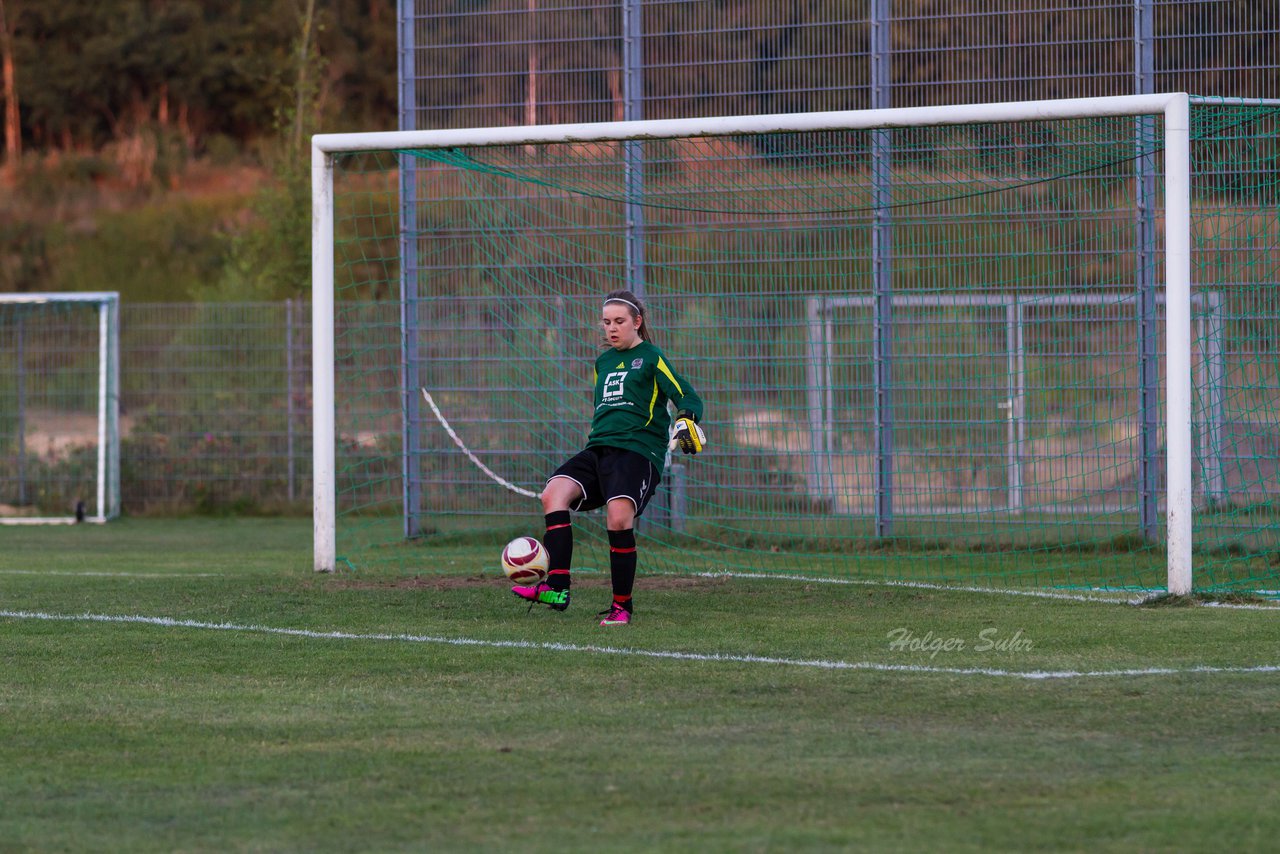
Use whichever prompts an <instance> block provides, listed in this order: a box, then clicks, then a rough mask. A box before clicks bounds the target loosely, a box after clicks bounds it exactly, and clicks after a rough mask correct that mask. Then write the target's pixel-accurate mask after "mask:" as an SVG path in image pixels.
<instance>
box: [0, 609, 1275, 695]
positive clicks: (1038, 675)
mask: <svg viewBox="0 0 1280 854" xmlns="http://www.w3.org/2000/svg"><path fill="white" fill-rule="evenodd" d="M0 618H3V619H11V620H41V621H45V622H68V623H115V624H122V623H124V624H138V625H147V626H160V627H164V628H182V629H198V630H209V631H222V632H244V633H253V634H267V635H282V636H285V637H296V638H305V639H309V640H348V641H383V642H386V641H391V642H400V643H419V644H434V645H442V646H456V647H473V648H485V649H521V650H533V651H546V652H578V653H588V654H593V655H619V656H630V657H636V658H654V659H665V660H670V661H695V662H708V663H715V664H764V665H774V666H782V667H798V668H811V669H817V670H848V671H869V672H876V673H903V674H930V675H943V676H989V677H994V678H1006V679H1022V680H1028V681H1049V680H1068V679H1101V678H1115V677H1133V676H1175V675H1190V674H1246V673H1280V665H1272V664H1264V665H1255V666H1241V667H1214V666H1209V665H1196V666H1192V667H1143V668H1126V669H1122V670H1004V669H999V668H988V667H935V666H930V665H922V664H889V663H885V662H876V661H840V660H830V659H805V658H782V657H776V656H767V655H739V654H733V653H699V652H680V651H677V650H654V649H638V648H635V647H616V646H598V645H596V644H574V643H560V642H547V641H541V642H540V641H501V640H482V639H479V638H450V637H442V636H435V635H412V634H382V633H359V632H340V631H315V630H312V629H289V628H282V627H277V626H259V625H251V624H239V623H208V622H203V621H200V620H179V619H174V618H172V617H148V616H144V615H139V614H89V613H84V614H51V613H46V612H42V611H2V610H0Z"/></svg>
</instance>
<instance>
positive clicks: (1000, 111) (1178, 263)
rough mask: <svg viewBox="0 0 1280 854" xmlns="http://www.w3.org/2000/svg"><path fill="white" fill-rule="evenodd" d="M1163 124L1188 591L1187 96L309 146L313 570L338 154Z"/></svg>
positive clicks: (1168, 318) (325, 503)
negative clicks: (1050, 124)
mask: <svg viewBox="0 0 1280 854" xmlns="http://www.w3.org/2000/svg"><path fill="white" fill-rule="evenodd" d="M1141 116H1152V117H1156V116H1159V117H1163V125H1164V129H1163V130H1164V146H1163V149H1162V150H1163V173H1164V181H1165V182H1164V193H1163V202H1164V207H1163V213H1164V225H1165V232H1164V233H1165V243H1164V288H1163V292H1164V293H1163V297H1164V301H1165V304H1166V311H1165V312H1164V314H1163V324H1164V331H1165V340H1166V341H1167V342H1168V346H1167V348H1166V355H1165V372H1166V385H1165V396H1164V399H1165V428H1166V434H1165V435H1166V439H1167V441H1166V443H1165V463H1166V504H1165V521H1166V537H1167V540H1166V550H1167V572H1168V591H1169V593H1171V594H1175V595H1176V594H1186V593H1189V592H1190V591H1191V587H1192V564H1191V560H1192V530H1191V528H1192V500H1193V494H1192V459H1193V449H1192V359H1191V343H1190V342H1191V192H1190V189H1191V188H1190V99H1189V96H1187V95H1186V94H1184V93H1172V94H1155V95H1133V96H1119V97H1106V98H1078V99H1065V100H1052V101H1027V102H1010V103H993V104H968V105H959V106H938V107H915V108H900V109H883V110H852V111H833V112H822V113H799V114H778V115H764V116H741V117H719V118H698V119H678V120H656V121H638V122H603V123H596V124H571V125H543V126H532V127H529V126H521V127H496V128H475V129H462V130H437V131H398V132H385V133H353V134H321V135H317V136H315V137H313V138H312V159H311V169H312V173H311V175H312V277H313V281H312V334H313V351H312V359H313V383H314V385H313V406H314V490H315V492H314V502H315V506H314V534H315V541H314V569H315V571H317V572H332V571H334V569H335V565H336V560H337V551H336V525H337V500H336V485H337V484H336V481H337V473H336V471H335V466H336V453H335V442H336V438H337V437H336V430H335V418H336V410H335V397H334V376H335V366H334V356H335V349H334V322H335V306H334V296H335V294H334V275H335V235H334V224H335V216H334V186H333V182H334V157H335V155H339V154H344V153H353V152H362V151H407V150H417V149H447V148H459V147H479V146H516V145H536V144H545V143H565V142H570V143H590V142H605V141H632V140H637V141H638V140H657V139H671V138H693V137H713V136H733V135H742V134H762V133H764V134H768V133H787V132H808V131H840V130H876V129H902V128H912V127H925V126H941V125H970V124H978V123H1002V122H1018V121H1049V120H1060V119H1062V120H1065V119H1087V118H1094V117H1141Z"/></svg>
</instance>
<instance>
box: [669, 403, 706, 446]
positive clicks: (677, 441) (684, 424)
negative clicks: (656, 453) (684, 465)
mask: <svg viewBox="0 0 1280 854" xmlns="http://www.w3.org/2000/svg"><path fill="white" fill-rule="evenodd" d="M672 444H673V445H677V446H679V448H680V450H682V451H684V452H685V453H686V454H696V453H698V451H701V450H702V449H703V448H704V447H706V445H707V434H706V433H704V432H702V428H701V427H699V426H698V422H696V421H694V420H693V416H692V415H690V414H689V413H687V412H681V413H680V414H679V415H678V416H677V417H676V423H675V426H674V432H673V433H672Z"/></svg>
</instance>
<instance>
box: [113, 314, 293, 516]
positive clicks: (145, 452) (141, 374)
mask: <svg viewBox="0 0 1280 854" xmlns="http://www.w3.org/2000/svg"><path fill="white" fill-rule="evenodd" d="M310 353H311V317H310V305H309V304H308V303H304V302H300V301H286V302H283V303H181V304H178V303H133V304H128V303H126V304H125V305H123V306H122V307H121V317H120V377H121V383H120V384H121V397H120V412H121V415H120V429H121V490H122V498H123V502H124V509H125V511H126V512H134V513H137V512H166V511H177V512H189V511H206V512H216V511H222V510H227V511H258V512H263V511H266V512H270V511H289V510H301V509H304V507H305V506H307V505H309V502H310V497H311V401H310V396H309V388H310V375H311V360H310Z"/></svg>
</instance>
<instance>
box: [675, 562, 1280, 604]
mask: <svg viewBox="0 0 1280 854" xmlns="http://www.w3.org/2000/svg"><path fill="white" fill-rule="evenodd" d="M692 574H693V575H694V576H695V577H697V578H743V579H747V580H752V581H803V582H810V583H814V584H847V585H857V586H861V587H906V588H911V589H915V590H938V591H942V592H944V593H983V594H987V595H995V596H1030V597H1033V598H1039V599H1058V600H1062V601H1067V602H1101V603H1103V604H1105V605H1139V604H1141V603H1143V602H1145V601H1146V600H1147V599H1150V598H1151V597H1153V596H1158V595H1160V594H1161V593H1163V592H1164V591H1163V590H1157V589H1154V588H1153V589H1151V590H1148V591H1145V592H1144V593H1143V595H1141V596H1132V595H1130V593H1128V592H1123V591H1107V590H1098V591H1097V592H1098V593H1099V594H1102V595H1097V596H1090V595H1087V594H1084V593H1059V592H1057V591H1053V590H1011V589H1006V588H1001V587H957V586H955V585H951V584H935V583H932V582H928V581H887V580H883V579H863V578H825V577H823V576H820V575H793V574H790V573H777V574H774V573H768V572H733V571H724V572H696V573H692ZM1131 592H1133V591H1131ZM1257 592H1258V593H1259V594H1273V593H1274V592H1275V591H1271V590H1260V591H1257ZM1198 604H1199V606H1201V607H1206V608H1210V607H1212V608H1234V609H1238V610H1242V611H1277V610H1280V602H1277V603H1275V604H1268V603H1261V602H1260V603H1256V604H1250V603H1239V604H1236V603H1232V604H1227V603H1218V602H1200V603H1198Z"/></svg>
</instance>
